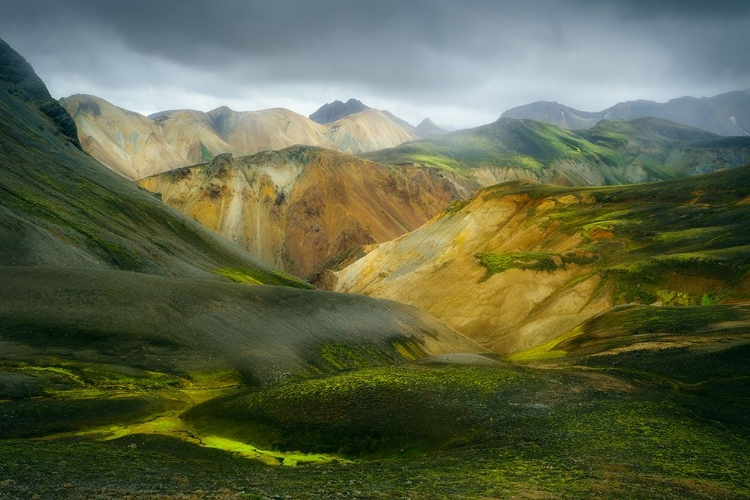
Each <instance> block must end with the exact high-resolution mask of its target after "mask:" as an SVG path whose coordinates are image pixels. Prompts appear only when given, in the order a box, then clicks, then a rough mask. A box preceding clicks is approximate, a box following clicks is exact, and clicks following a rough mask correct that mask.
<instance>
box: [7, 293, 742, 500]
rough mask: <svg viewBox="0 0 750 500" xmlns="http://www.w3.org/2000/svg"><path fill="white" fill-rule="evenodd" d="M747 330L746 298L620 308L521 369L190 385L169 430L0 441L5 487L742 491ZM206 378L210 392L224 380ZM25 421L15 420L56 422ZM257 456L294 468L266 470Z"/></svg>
mask: <svg viewBox="0 0 750 500" xmlns="http://www.w3.org/2000/svg"><path fill="white" fill-rule="evenodd" d="M749 325H750V316H749V312H748V308H747V306H742V305H732V306H696V307H685V308H664V307H630V308H616V309H613V310H611V311H608V312H606V313H604V314H602V315H600V316H598V317H597V318H595V319H593V320H591V321H589V322H586V323H584V324H582V325H580V326H579V327H578V328H576V329H574V330H573V331H571V332H570V334H569V335H568V336H567V338H565V337H561V338H560V339H556V340H555V341H554V342H552V343H550V345H551V346H552V347H551V348H552V350H547V351H546V353H540V352H539V350H537V352H526V353H522V354H524V355H525V356H526V359H527V360H534V361H533V362H532V363H529V362H528V361H523V362H521V361H519V362H518V363H508V362H498V361H495V362H494V363H489V364H488V363H486V362H482V363H481V364H478V361H477V360H476V358H469V357H466V356H465V357H464V361H463V363H464V364H455V363H450V362H449V361H448V360H447V359H445V358H438V359H435V360H433V361H428V362H422V363H415V364H410V365H402V366H383V367H377V368H365V369H359V370H350V371H347V372H344V373H339V374H332V375H330V376H325V377H319V378H314V379H302V380H299V381H295V382H290V383H287V384H282V385H276V386H272V387H267V388H265V389H258V388H256V389H255V390H235V391H231V390H229V391H228V390H227V389H224V393H223V395H221V396H219V397H212V396H215V395H216V394H217V393H218V394H222V393H221V391H220V390H217V389H213V391H211V390H205V389H204V390H203V391H202V392H199V391H196V390H195V389H192V388H191V387H190V386H186V387H184V388H183V389H182V392H183V393H186V394H193V395H195V397H196V398H200V397H201V396H202V397H203V398H211V399H208V400H207V401H204V402H203V403H200V404H197V405H194V406H192V408H190V409H189V410H188V411H185V412H184V413H182V414H181V416H180V418H179V419H177V418H174V417H172V418H171V419H170V418H169V410H168V409H167V410H165V411H164V412H163V413H162V416H161V417H160V418H159V419H156V420H151V421H147V420H145V419H143V417H140V418H139V416H138V414H137V412H136V411H134V410H133V409H131V410H130V411H129V412H125V411H122V409H120V408H118V409H119V410H120V413H119V415H120V416H119V420H120V423H118V424H117V425H111V424H110V425H107V426H102V427H99V428H94V429H89V430H87V431H84V432H79V433H77V437H76V439H73V440H70V439H51V440H50V439H46V440H28V439H24V440H20V439H17V440H4V441H3V446H2V447H0V459H2V462H3V464H4V475H5V476H4V477H5V478H6V479H4V481H3V485H2V488H3V489H2V490H0V491H2V492H3V493H4V494H7V495H8V496H10V497H13V496H18V497H23V496H29V495H33V494H39V495H40V496H43V497H48V498H70V497H71V496H72V497H76V496H79V497H84V498H85V497H95V496H98V497H101V498H122V497H126V496H131V497H149V496H150V497H155V498H160V497H167V496H170V497H174V496H175V495H177V494H181V495H185V496H189V495H199V496H201V497H203V498H213V499H227V498H229V499H240V498H248V497H252V496H257V497H260V498H263V497H269V498H273V497H274V496H280V497H285V496H290V497H293V498H302V499H314V498H321V497H326V498H328V497H337V496H350V497H364V498H402V497H406V496H408V497H410V498H447V499H466V498H488V497H489V498H528V497H534V498H545V497H550V496H555V497H558V496H563V497H567V496H569V497H575V498H599V497H606V498H614V497H623V498H627V497H630V496H633V492H638V493H637V496H642V495H646V496H649V497H655V498H696V499H697V498H720V499H734V498H746V497H748V495H750V483H749V482H748V477H750V468H749V467H748V463H747V460H746V457H747V454H748V453H750V423H748V420H747V418H748V417H747V416H748V412H747V407H748V398H747V394H748V393H747V390H746V388H747V381H748V375H749V374H748V370H747V363H746V359H747V354H748V353H747V350H748V345H750V344H749V339H748V335H747V332H748V326H749ZM550 353H551V354H550ZM485 361H488V360H486V359H485ZM472 362H474V363H477V364H467V363H472ZM63 373H64V372H63ZM52 374H53V373H52V372H48V375H49V376H51V375H52ZM58 376H60V373H59V372H58ZM131 377H132V376H131ZM84 380H86V379H85V378H84ZM131 380H132V379H131ZM213 381H214V383H215V384H216V385H217V386H218V387H221V384H222V383H224V384H226V383H227V382H230V383H231V378H229V379H227V378H226V376H225V378H221V377H218V376H214V379H213ZM120 404H122V403H120ZM144 404H145V403H144ZM172 404H173V405H175V403H172ZM132 406H133V405H132V403H131V408H132ZM178 406H179V405H178ZM173 407H174V406H173ZM0 408H2V405H0ZM136 408H137V407H136ZM32 411H33V408H29V409H27V410H26V412H25V414H28V415H34V416H33V417H31V418H32V419H35V420H37V421H38V420H40V416H39V415H46V417H45V420H46V421H49V420H51V419H50V413H49V412H47V413H32ZM172 411H173V413H172V415H174V410H172ZM177 411H179V410H177ZM60 413H61V412H59V411H58V413H57V415H60ZM165 414H166V415H165ZM17 415H18V413H17ZM126 419H129V420H126ZM0 422H2V423H6V422H8V420H0ZM0 426H2V424H0ZM37 429H38V427H37ZM170 429H171V430H173V431H175V432H173V433H171V434H170ZM70 435H71V433H66V434H62V436H70ZM94 435H106V436H108V437H110V438H112V439H109V440H106V441H101V440H92V439H90V438H91V437H92V436H94ZM191 435H192V436H200V437H201V439H202V442H203V444H204V446H201V445H200V443H199V442H197V441H196V440H191V438H190V436H191ZM178 436H179V437H178ZM87 438H88V439H87ZM219 442H224V443H233V447H232V450H233V451H234V454H229V453H226V452H221V451H219V450H215V449H211V448H209V446H210V445H212V444H215V443H219ZM247 443H253V444H255V446H260V445H261V444H262V445H263V446H265V447H267V448H266V450H267V451H264V450H263V449H260V450H259V449H258V448H256V447H255V446H252V445H249V444H247ZM269 448H270V449H269ZM292 450H293V451H292ZM325 452H328V453H336V455H335V456H336V458H337V459H336V460H334V461H330V459H331V455H326V454H324V453H325ZM61 456H62V457H65V460H60V457H61ZM244 457H252V458H254V459H255V460H247V459H246V458H244ZM384 458H385V459H384ZM257 460H263V461H264V462H266V463H275V464H277V465H278V464H281V463H282V462H283V463H284V464H285V465H293V464H299V466H298V467H273V468H272V467H259V466H258V465H257ZM327 460H328V462H327V463H326V461H327ZM113 469H114V470H116V471H117V472H113ZM195 491H199V492H200V493H197V494H196V493H195Z"/></svg>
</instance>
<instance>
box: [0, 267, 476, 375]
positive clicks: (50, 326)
mask: <svg viewBox="0 0 750 500" xmlns="http://www.w3.org/2000/svg"><path fill="white" fill-rule="evenodd" d="M0 281H2V283H3V287H2V291H0V297H1V298H2V300H0V304H1V305H0V317H1V318H2V326H0V339H2V345H3V348H2V349H1V350H0V351H1V352H2V355H0V356H1V357H2V360H3V362H4V363H9V364H11V366H12V365H13V364H14V363H20V365H19V366H20V368H19V370H20V372H23V373H29V374H31V375H32V376H33V375H34V373H43V372H35V371H33V370H26V371H25V370H24V369H23V364H24V363H32V362H35V363H36V364H38V365H40V366H41V365H46V364H50V366H51V367H54V366H60V367H65V366H69V367H71V369H73V370H74V371H76V370H81V369H82V367H85V366H89V367H91V368H95V367H96V366H99V367H100V368H102V370H103V371H109V372H112V373H122V374H127V373H128V370H131V369H136V370H141V371H143V370H148V371H151V372H159V373H163V374H168V375H171V376H187V375H189V374H193V373H196V372H198V373H200V372H213V371H221V370H234V371H236V372H238V373H239V375H240V376H241V377H242V378H241V380H244V381H245V382H246V383H251V384H252V383H256V384H257V383H269V382H276V381H279V380H283V379H285V378H288V377H292V376H297V377H299V376H302V375H311V374H319V373H326V372H330V371H335V370H339V369H342V368H345V367H356V366H360V365H363V366H368V365H373V364H374V365H378V364H390V363H398V362H403V361H404V360H412V359H415V358H420V357H423V356H426V355H433V354H439V353H444V352H461V351H466V352H482V349H481V348H480V347H478V346H477V345H476V344H474V343H473V342H471V341H469V340H468V339H466V338H464V337H463V336H461V335H459V334H457V333H456V332H454V331H453V330H451V329H450V328H447V327H446V326H445V325H443V324H441V323H439V322H438V321H436V320H434V319H433V318H430V317H429V316H427V315H426V314H423V313H420V312H419V311H417V310H415V309H413V308H410V307H408V306H403V305H400V304H396V303H393V302H386V301H379V300H375V299H371V298H367V297H356V296H347V295H341V294H335V293H331V292H321V291H311V290H301V289H294V288H290V287H273V286H249V285H242V284H234V283H215V282H206V281H197V280H188V279H178V278H167V277H159V276H148V275H143V274H139V273H127V272H123V271H109V270H86V269H70V270H57V269H52V268H40V267H28V268H26V267H16V268H7V267H6V268H2V269H0ZM48 371H49V372H52V371H54V370H53V369H52V368H49V369H48ZM84 371H85V370H84ZM142 373H143V375H144V377H146V378H148V377H151V376H154V375H153V374H151V375H147V374H146V372H142ZM41 382H44V377H42V380H41ZM68 382H71V381H68Z"/></svg>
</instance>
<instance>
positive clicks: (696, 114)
mask: <svg viewBox="0 0 750 500" xmlns="http://www.w3.org/2000/svg"><path fill="white" fill-rule="evenodd" d="M501 116H502V117H505V118H517V119H528V120H537V121H540V122H545V123H551V124H554V125H557V126H558V127H562V128H566V129H571V130H580V129H586V128H589V127H591V126H593V125H595V124H596V123H597V122H599V121H600V120H613V121H622V120H632V119H634V118H643V117H647V116H651V117H656V118H663V119H665V120H669V121H672V122H675V123H680V124H683V125H688V126H690V127H695V128H700V129H703V130H707V131H709V132H713V133H715V134H719V135H728V136H747V135H750V90H739V91H735V92H727V93H725V94H719V95H716V96H714V97H701V98H700V99H697V98H695V97H680V98H678V99H671V100H670V101H668V102H665V103H658V102H654V101H646V100H638V101H626V102H620V103H618V104H615V105H614V106H612V107H611V108H607V109H605V110H602V111H596V112H587V111H579V110H577V109H574V108H571V107H569V106H565V105H563V104H559V103H557V102H549V101H539V102H533V103H531V104H525V105H523V106H518V107H516V108H513V109H509V110H508V111H506V112H504V113H503V114H502V115H501Z"/></svg>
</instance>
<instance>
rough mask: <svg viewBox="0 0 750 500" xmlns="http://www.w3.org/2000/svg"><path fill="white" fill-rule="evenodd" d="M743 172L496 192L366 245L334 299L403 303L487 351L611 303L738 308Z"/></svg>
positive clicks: (749, 256) (541, 335)
mask: <svg viewBox="0 0 750 500" xmlns="http://www.w3.org/2000/svg"><path fill="white" fill-rule="evenodd" d="M749 175H750V166H746V167H741V168H738V169H734V170H728V171H723V172H716V173H714V174H710V175H706V176H700V177H693V178H686V179H679V180H673V181H666V182H661V183H650V184H641V185H633V186H620V187H597V188H560V187H554V186H545V185H541V184H535V183H529V182H511V183H506V184H500V185H498V186H494V187H491V188H488V189H485V190H483V191H480V192H479V193H478V194H477V196H476V197H475V198H474V199H473V200H471V201H469V202H467V203H463V204H455V205H454V206H453V207H451V208H450V209H449V210H446V212H445V213H444V215H443V216H442V217H439V218H437V219H436V220H434V221H432V222H430V223H429V224H426V225H425V226H423V227H421V228H419V229H417V230H416V231H413V232H412V233H409V234H407V235H405V236H402V237H400V238H398V239H396V240H394V241H391V242H388V243H384V244H382V245H380V246H378V247H377V248H376V249H375V250H373V251H372V252H371V253H369V254H368V255H367V256H365V257H364V258H362V259H360V260H358V261H356V262H355V263H353V264H352V265H350V266H349V267H347V268H345V269H344V270H342V271H341V272H339V275H338V278H339V281H338V284H337V285H336V289H337V290H340V291H347V292H357V293H365V294H368V295H371V296H374V297H383V298H390V299H394V300H398V301H401V302H404V303H408V304H412V305H415V306H417V307H419V308H421V309H422V310H424V311H426V312H428V313H430V314H432V315H434V316H435V317H437V318H440V319H442V320H444V321H445V322H446V323H448V324H449V325H451V326H453V327H454V328H456V329H457V330H459V331H460V332H462V333H464V334H465V335H467V336H469V337H470V338H473V339H475V340H477V341H479V342H480V343H482V344H483V345H484V346H486V347H488V348H490V349H491V350H493V351H495V352H500V353H512V352H516V351H519V350H521V349H525V348H528V347H531V346H534V345H538V344H541V343H543V342H546V341H548V340H550V339H552V338H554V337H555V336H557V335H558V334H560V333H562V332H564V331H566V330H567V329H569V328H571V327H573V326H574V325H576V324H577V323H579V322H581V321H583V320H585V319H586V318H590V317H591V316H593V315H595V314H597V313H599V312H601V311H603V310H605V309H607V308H609V307H611V306H613V305H616V304H621V303H629V302H637V303H643V304H651V303H656V302H660V303H663V304H696V303H697V304H700V303H713V302H716V301H731V300H736V299H746V298H748V296H749V295H750V281H748V280H749V278H748V269H750V267H748V265H749V264H750V237H749V236H748V235H750V226H749V225H748V224H750V223H749V222H748V221H750V204H748V196H750V182H748V176H749Z"/></svg>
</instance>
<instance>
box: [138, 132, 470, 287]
mask: <svg viewBox="0 0 750 500" xmlns="http://www.w3.org/2000/svg"><path fill="white" fill-rule="evenodd" d="M139 185H140V186H142V187H144V188H146V189H148V190H149V191H151V192H154V193H158V194H159V196H160V197H161V199H162V200H163V201H164V202H165V203H167V204H168V205H170V206H172V207H174V208H176V209H178V210H180V211H181V212H183V213H185V214H186V215H187V216H188V217H190V218H192V219H194V220H196V221H198V222H200V223H201V224H203V225H204V226H206V227H208V228H209V229H211V230H213V231H215V232H217V233H218V234H220V235H222V236H224V237H226V238H228V239H230V240H232V241H234V242H236V243H238V244H239V245H241V246H242V247H244V248H245V249H247V250H248V251H249V252H250V253H252V254H253V255H255V256H256V257H258V258H259V259H261V260H262V261H264V262H266V263H268V264H270V265H274V266H276V267H277V268H279V269H284V270H287V271H288V272H291V273H293V274H295V275H297V276H301V277H306V278H308V279H319V275H320V273H321V272H322V271H323V270H324V268H327V267H331V266H337V265H339V263H340V262H343V261H347V260H350V259H352V258H355V257H357V256H359V255H361V252H362V246H364V245H370V244H373V243H382V242H384V241H388V240H391V239H393V238H395V237H397V236H400V235H402V234H404V233H406V232H408V231H411V230H414V229H416V228H417V227H419V226H421V225H422V224H424V223H425V222H427V221H428V220H429V219H431V218H432V217H434V216H435V215H437V214H438V213H440V212H441V211H442V210H443V209H444V208H445V206H446V205H447V204H448V203H450V202H452V201H454V200H456V199H463V198H466V197H468V196H470V195H471V193H472V192H473V185H471V184H467V183H466V182H465V180H464V179H463V178H462V177H461V176H456V175H454V174H452V173H451V172H445V171H442V170H437V169H430V168H421V167H414V166H401V167H386V166H383V165H380V164H377V163H373V162H371V161H368V160H364V159H361V158H358V157H355V156H351V155H347V154H345V153H338V152H335V151H331V150H327V149H323V148H315V147H311V146H293V147H291V148H287V149H284V150H281V151H269V152H263V153H258V154H256V155H253V156H248V157H242V158H233V157H232V156H231V155H219V156H217V157H216V158H214V159H213V161H212V162H210V163H208V164H204V165H197V166H194V167H185V168H181V169H177V170H172V171H169V172H164V173H162V174H158V175H155V176H151V177H147V178H145V179H142V180H141V181H139Z"/></svg>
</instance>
